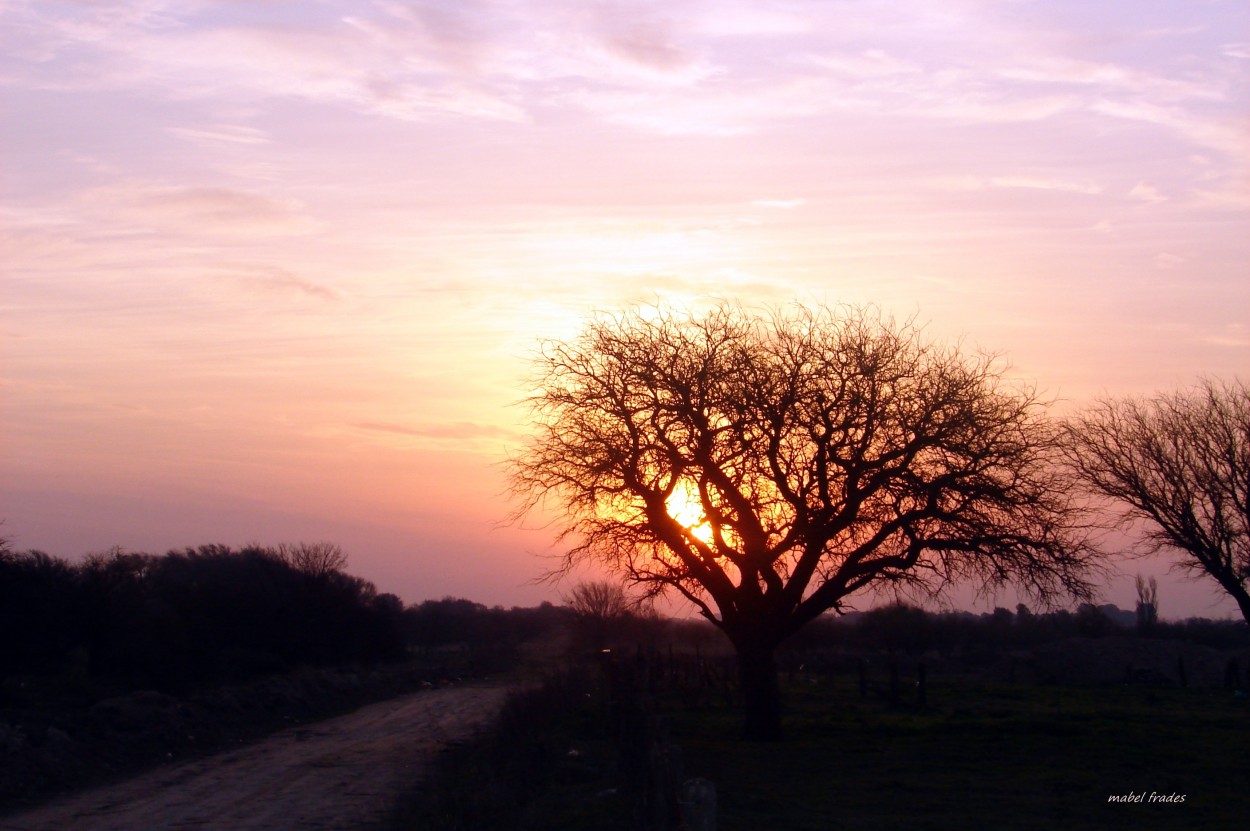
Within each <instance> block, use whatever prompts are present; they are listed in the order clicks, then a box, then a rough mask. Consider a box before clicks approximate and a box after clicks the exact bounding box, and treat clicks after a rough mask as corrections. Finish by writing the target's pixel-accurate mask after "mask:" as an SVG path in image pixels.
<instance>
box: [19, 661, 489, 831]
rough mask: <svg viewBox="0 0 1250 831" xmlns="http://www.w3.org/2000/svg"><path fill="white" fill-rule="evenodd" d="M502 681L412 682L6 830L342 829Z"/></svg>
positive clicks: (482, 714)
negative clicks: (411, 687) (422, 688)
mask: <svg viewBox="0 0 1250 831" xmlns="http://www.w3.org/2000/svg"><path fill="white" fill-rule="evenodd" d="M508 692H509V688H507V687H502V686H485V685H475V686H465V687H455V688H448V689H441V690H430V691H426V692H419V693H413V694H410V695H406V696H402V697H399V698H395V699H391V700H390V701H383V702H379V703H377V704H371V705H369V706H367V707H363V708H361V709H359V710H357V711H356V712H354V713H350V714H348V715H345V716H340V717H338V718H334V719H329V720H327V721H322V722H317V723H315V724H308V725H302V726H299V727H294V728H291V729H288V730H285V731H283V732H281V733H277V734H274V735H273V736H270V737H268V738H267V739H264V740H262V741H260V742H257V743H256V744H253V745H249V746H247V747H242V748H239V749H237V750H231V751H228V752H225V753H219V754H216V755H214V756H208V757H205V758H202V759H196V760H193V761H189V762H183V763H180V764H176V765H171V766H169V767H163V768H159V769H157V770H154V771H150V772H148V773H145V774H143V775H141V776H138V777H135V778H133V779H129V780H127V781H125V782H120V783H117V784H114V785H109V786H106V787H102V788H96V789H93V790H89V791H84V792H82V793H79V794H75V795H73V796H70V797H67V798H65V799H63V800H60V801H58V802H55V803H52V804H49V805H45V806H43V807H40V808H36V809H33V810H30V811H25V812H22V813H19V814H13V815H11V816H8V817H0V828H2V829H5V831H139V830H140V829H142V830H143V831H149V830H150V831H165V830H166V829H167V830H168V831H175V829H176V830H177V831H192V829H194V830H195V831H200V829H205V831H207V830H209V829H222V831H225V830H226V829H229V831H344V830H345V829H352V828H360V827H362V826H365V825H367V824H369V823H370V822H373V821H376V820H378V819H381V818H382V817H383V816H384V815H385V813H386V811H387V810H388V809H389V808H390V806H391V803H392V800H393V799H394V798H395V796H396V795H397V794H398V793H399V791H400V790H401V789H402V788H403V787H405V786H406V785H407V784H408V783H410V782H411V781H412V780H413V779H414V778H416V777H418V776H420V775H421V774H422V773H423V772H424V771H425V770H426V768H427V766H428V765H429V763H430V760H431V759H432V758H433V757H434V755H435V753H436V752H437V751H438V749H439V748H441V747H442V746H444V745H445V744H446V743H447V742H449V741H456V740H459V739H463V738H466V737H467V736H469V735H470V734H471V733H472V732H473V731H474V730H475V729H476V728H477V727H479V726H481V725H483V724H485V723H486V722H487V721H489V720H490V718H491V717H492V716H493V715H495V713H497V712H498V710H499V708H500V706H501V704H502V703H503V700H504V697H505V696H506V695H507V693H508Z"/></svg>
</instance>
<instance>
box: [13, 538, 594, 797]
mask: <svg viewBox="0 0 1250 831" xmlns="http://www.w3.org/2000/svg"><path fill="white" fill-rule="evenodd" d="M345 566H346V558H345V557H344V556H343V554H342V552H341V551H340V550H339V549H338V548H337V546H333V545H331V544H323V543H318V544H314V545H294V546H278V547H276V548H269V547H260V546H252V547H247V548H243V549H238V550H236V549H231V548H227V547H225V546H218V545H212V546H201V547H199V548H196V549H188V550H185V551H172V552H169V553H168V554H165V555H150V554H135V553H126V552H122V551H111V552H108V553H105V554H100V555H93V556H89V557H87V558H85V559H84V560H82V561H81V562H78V563H70V562H68V561H65V560H61V559H59V558H55V557H50V556H48V555H46V554H43V553H40V552H22V553H18V552H12V551H9V550H7V549H4V548H2V547H0V633H2V637H0V811H5V810H7V809H10V808H15V807H18V806H21V805H29V804H32V803H34V802H37V801H39V800H41V799H45V798H48V797H49V796H50V795H52V794H54V793H56V792H58V791H60V790H64V789H67V788H72V787H80V786H82V785H85V784H90V783H95V782H100V781H104V780H107V779H109V778H113V777H116V776H122V775H126V774H128V773H132V772H135V771H137V770H140V769H142V768H144V767H147V766H150V765H153V764H157V763H161V762H166V761H171V760H174V759H180V758H186V757H188V756H191V755H198V754H202V753H206V752H210V751H214V750H217V749H221V748H225V747H229V746H232V745H234V744H237V743H238V742H240V741H245V740H251V739H255V738H257V737H259V736H261V735H264V734H265V733H267V732H270V731H272V730H275V729H278V728H282V727H286V726H289V725H291V724H293V723H299V722H305V721H312V720H316V719H320V718H325V717H328V716H332V715H337V714H340V713H343V712H347V711H349V710H351V709H354V708H355V707H358V706H361V705H362V704H364V703H367V702H369V701H375V700H379V699H382V698H386V697H390V696H394V695H397V694H400V693H403V692H408V691H412V690H416V689H421V688H423V687H428V686H438V685H442V684H446V683H454V682H455V681H457V680H459V679H464V678H477V677H482V676H484V675H487V674H493V673H499V672H502V671H505V670H507V669H509V668H510V667H512V666H514V665H515V663H516V659H517V656H518V654H519V648H520V646H521V644H523V643H525V642H526V641H534V640H542V639H543V638H544V637H545V633H547V632H550V631H552V630H553V629H555V628H557V627H558V626H559V625H560V623H561V621H564V620H566V619H567V618H568V617H569V615H568V613H567V612H566V611H565V610H563V609H560V608H557V607H554V606H551V605H550V604H546V605H544V606H543V607H540V608H536V609H513V610H505V609H488V608H486V607H485V606H482V605H480V604H477V603H472V602H470V601H467V600H459V599H444V600H433V601H427V602H425V603H422V604H420V605H417V606H411V607H408V608H406V609H405V608H404V607H403V605H402V603H401V602H400V600H399V598H397V597H395V596H394V595H389V594H380V593H378V592H377V590H376V588H375V587H374V586H373V585H372V584H371V583H369V582H368V581H365V580H362V579H360V578H358V577H354V576H352V575H350V574H347V573H346V572H345V571H343V568H344V567H345Z"/></svg>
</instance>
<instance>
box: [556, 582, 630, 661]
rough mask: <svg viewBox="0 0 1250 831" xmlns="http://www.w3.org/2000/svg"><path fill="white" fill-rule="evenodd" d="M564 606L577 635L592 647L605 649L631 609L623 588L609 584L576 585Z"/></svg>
mask: <svg viewBox="0 0 1250 831" xmlns="http://www.w3.org/2000/svg"><path fill="white" fill-rule="evenodd" d="M564 602H565V604H567V605H568V607H569V609H571V610H572V612H573V618H574V620H575V621H576V623H577V628H578V631H579V633H580V634H581V635H582V637H584V638H585V639H586V640H588V641H589V642H590V643H589V644H587V645H589V646H594V647H600V646H603V645H604V642H605V641H606V639H607V638H608V637H610V636H611V635H612V634H613V632H614V630H615V629H616V628H617V627H618V626H619V624H620V623H621V622H622V621H624V620H625V619H626V618H627V617H628V616H629V612H630V607H631V606H632V605H633V604H632V603H631V602H630V598H629V595H627V594H626V593H625V589H624V587H623V586H621V584H620V583H613V582H611V581H608V580H592V581H589V582H585V583H578V584H577V585H576V586H574V587H573V589H572V591H570V592H569V594H568V596H567V597H565V598H564Z"/></svg>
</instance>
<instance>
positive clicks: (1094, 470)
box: [1067, 379, 1250, 621]
mask: <svg viewBox="0 0 1250 831" xmlns="http://www.w3.org/2000/svg"><path fill="white" fill-rule="evenodd" d="M1067 433H1068V437H1069V439H1070V450H1069V457H1070V461H1071V463H1072V466H1073V469H1074V470H1075V471H1076V473H1077V475H1078V477H1079V478H1080V479H1081V480H1082V481H1083V482H1084V483H1085V484H1086V485H1087V486H1088V487H1089V488H1090V489H1091V490H1092V491H1093V492H1094V493H1095V494H1097V495H1100V496H1102V497H1106V498H1109V499H1110V500H1112V501H1113V503H1114V504H1115V505H1118V506H1119V507H1120V508H1121V512H1120V514H1119V517H1118V519H1119V524H1120V525H1121V527H1124V528H1138V529H1141V535H1140V544H1139V546H1138V547H1137V549H1136V553H1138V554H1142V555H1150V554H1155V553H1158V552H1159V551H1161V550H1164V549H1171V550H1176V551H1179V552H1181V553H1182V555H1183V559H1182V560H1181V561H1180V565H1181V566H1182V567H1183V568H1185V569H1187V570H1189V571H1191V572H1193V573H1195V574H1197V575H1206V576H1209V577H1210V578H1212V579H1214V580H1215V581H1216V582H1217V583H1218V584H1219V585H1220V587H1221V588H1223V589H1224V591H1226V592H1228V594H1229V595H1230V596H1232V598H1233V599H1234V600H1236V601H1237V605H1238V606H1239V607H1240V609H1241V614H1242V616H1243V617H1244V618H1245V619H1246V620H1247V621H1250V590H1248V589H1250V387H1248V386H1247V385H1246V383H1245V382H1243V381H1240V380H1234V381H1232V382H1228V383H1225V382H1221V381H1218V380H1213V379H1207V380H1204V381H1202V382H1201V383H1200V384H1199V385H1198V386H1197V387H1195V388H1193V389H1190V390H1182V391H1178V392H1174V393H1171V394H1166V395H1159V396H1156V397H1154V398H1149V399H1141V398H1122V399H1111V398H1108V399H1103V400H1102V401H1099V402H1098V403H1097V404H1095V405H1093V406H1092V407H1090V408H1089V409H1087V410H1086V411H1085V412H1083V413H1081V414H1079V415H1078V416H1076V417H1075V418H1072V419H1071V420H1069V422H1068V424H1067Z"/></svg>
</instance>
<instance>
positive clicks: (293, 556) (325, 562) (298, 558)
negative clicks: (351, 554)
mask: <svg viewBox="0 0 1250 831" xmlns="http://www.w3.org/2000/svg"><path fill="white" fill-rule="evenodd" d="M277 554H278V557H279V558H280V559H281V560H282V561H283V562H285V563H286V564H287V565H289V566H290V567H291V568H293V569H295V570H296V571H299V572H303V573H304V574H310V575H312V576H314V577H321V576H324V575H326V574H329V573H331V572H334V571H346V570H347V554H345V553H344V552H343V549H342V548H340V547H339V546H338V545H336V544H335V543H332V542H297V543H282V544H280V545H279V546H278V549H277Z"/></svg>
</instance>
